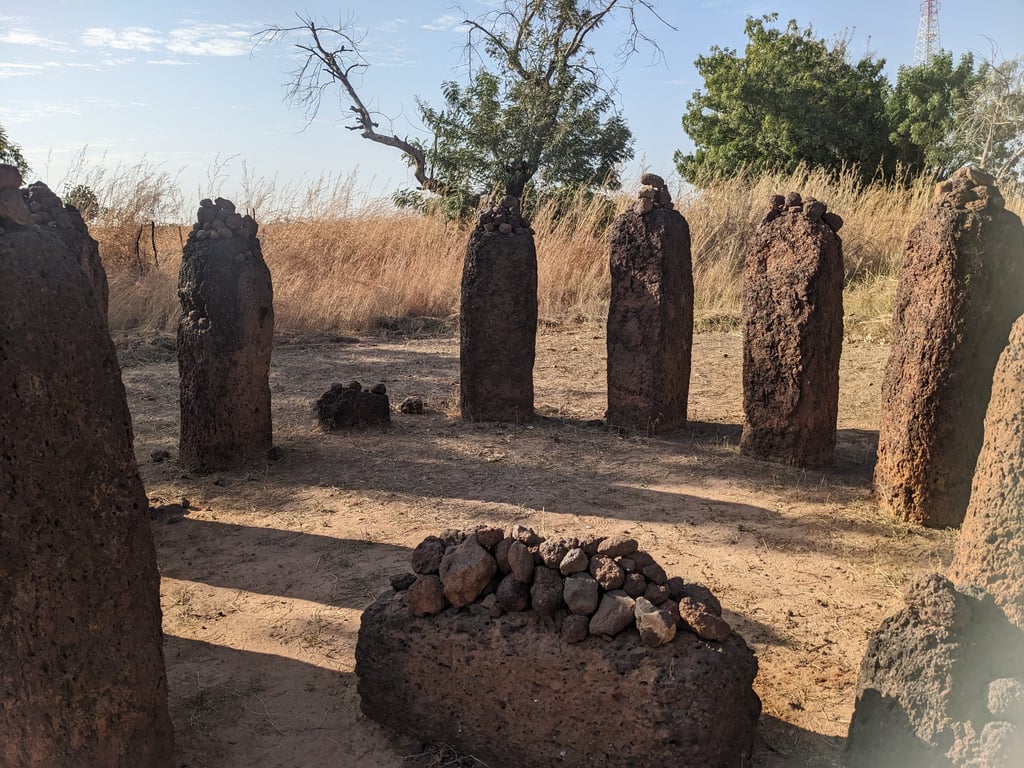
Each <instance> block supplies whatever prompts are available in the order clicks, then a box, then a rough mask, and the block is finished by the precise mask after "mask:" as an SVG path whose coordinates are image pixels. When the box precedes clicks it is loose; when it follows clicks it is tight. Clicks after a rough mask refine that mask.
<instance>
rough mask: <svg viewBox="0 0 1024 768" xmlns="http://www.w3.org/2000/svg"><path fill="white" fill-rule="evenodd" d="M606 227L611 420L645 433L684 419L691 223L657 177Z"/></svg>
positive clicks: (690, 318) (689, 325) (690, 346)
mask: <svg viewBox="0 0 1024 768" xmlns="http://www.w3.org/2000/svg"><path fill="white" fill-rule="evenodd" d="M640 183H641V185H642V186H641V189H640V199H639V200H638V201H637V203H636V204H635V205H634V207H633V209H632V210H629V211H627V212H626V213H624V214H622V215H621V216H620V217H619V218H618V219H616V221H615V222H614V224H613V225H612V231H611V258H610V266H611V278H612V285H611V300H610V301H609V304H608V325H607V334H608V412H607V414H606V418H607V420H608V423H609V424H612V425H614V426H619V427H629V428H631V429H637V430H642V431H644V432H648V433H654V432H668V431H671V430H673V429H678V428H679V427H682V426H683V425H684V424H686V402H687V398H688V396H689V392H690V359H691V354H692V349H693V264H692V262H691V259H690V228H689V227H688V226H687V224H686V219H684V218H683V217H682V215H681V214H680V213H679V212H678V211H676V210H674V206H673V204H672V198H671V196H670V195H669V192H668V188H667V187H666V186H665V182H664V180H663V179H662V178H661V177H660V176H656V175H655V174H653V173H647V174H644V176H643V177H642V178H641V179H640Z"/></svg>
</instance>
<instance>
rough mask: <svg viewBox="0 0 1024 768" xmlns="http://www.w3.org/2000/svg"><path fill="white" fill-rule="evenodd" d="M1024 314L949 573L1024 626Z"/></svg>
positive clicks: (995, 387) (996, 384)
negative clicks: (991, 599)
mask: <svg viewBox="0 0 1024 768" xmlns="http://www.w3.org/2000/svg"><path fill="white" fill-rule="evenodd" d="M1022 476H1024V318H1021V319H1019V320H1017V322H1016V323H1015V324H1014V326H1013V330H1012V331H1011V333H1010V343H1009V346H1007V348H1006V349H1005V350H1004V351H1003V354H1002V356H1001V357H1000V358H999V364H998V365H997V366H996V371H995V377H994V379H993V382H992V397H991V399H990V400H989V405H988V413H987V414H986V416H985V441H984V444H983V445H982V448H981V454H980V455H979V456H978V467H977V469H976V470H975V473H974V484H973V489H972V491H971V501H970V504H969V505H968V507H967V515H966V517H965V518H964V522H963V527H961V529H960V534H959V536H958V537H957V540H956V549H955V552H954V555H953V563H952V565H951V566H950V568H949V577H950V578H951V579H953V581H955V582H956V583H957V584H958V585H959V586H961V587H964V586H967V585H973V586H976V587H981V588H982V589H984V590H985V591H986V592H988V593H990V594H991V595H992V596H993V597H995V600H996V602H997V603H998V604H999V605H1000V606H1001V607H1002V609H1003V611H1005V613H1006V615H1007V616H1008V617H1009V619H1010V621H1012V622H1013V623H1014V624H1016V625H1017V626H1018V627H1020V628H1021V629H1024V515H1022V514H1021V510H1024V483H1021V477H1022Z"/></svg>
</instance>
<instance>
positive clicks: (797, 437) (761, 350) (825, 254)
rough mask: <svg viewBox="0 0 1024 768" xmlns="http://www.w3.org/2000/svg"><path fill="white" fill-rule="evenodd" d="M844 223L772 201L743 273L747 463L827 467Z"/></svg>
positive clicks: (743, 443) (806, 203)
mask: <svg viewBox="0 0 1024 768" xmlns="http://www.w3.org/2000/svg"><path fill="white" fill-rule="evenodd" d="M842 224H843V220H842V219H841V218H840V217H839V216H837V215H836V214H834V213H830V212H828V210H827V209H826V206H825V204H824V203H821V202H819V201H817V200H815V199H813V198H807V199H806V200H801V198H800V195H799V194H797V193H795V192H791V193H790V194H789V195H787V196H786V197H785V198H783V197H782V196H781V195H775V196H774V197H773V198H772V199H771V201H770V208H769V210H768V213H767V215H766V216H765V218H764V221H762V223H761V225H760V226H759V227H758V229H757V232H756V233H755V236H754V241H753V244H752V246H751V249H750V252H749V253H748V254H747V260H746V265H745V266H744V270H743V412H744V420H743V435H742V437H741V439H740V451H741V452H742V453H743V454H744V455H745V456H750V457H752V458H756V459H765V460H767V461H776V462H779V463H782V464H792V465H795V466H801V467H816V466H821V465H823V464H828V463H829V462H830V461H831V460H832V453H833V451H834V450H835V444H836V418H837V416H838V412H839V356H840V353H841V351H842V345H843V244H842V241H841V240H840V239H839V236H838V235H837V234H836V233H837V232H838V231H839V228H840V227H841V226H842Z"/></svg>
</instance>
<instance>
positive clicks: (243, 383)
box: [178, 197, 274, 472]
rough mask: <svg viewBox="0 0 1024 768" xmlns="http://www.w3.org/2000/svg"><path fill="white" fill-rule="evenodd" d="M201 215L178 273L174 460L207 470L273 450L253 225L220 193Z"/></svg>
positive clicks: (262, 281) (263, 283)
mask: <svg viewBox="0 0 1024 768" xmlns="http://www.w3.org/2000/svg"><path fill="white" fill-rule="evenodd" d="M198 218H199V221H198V222H197V223H196V224H195V226H194V227H193V228H192V232H191V233H190V234H189V236H188V242H187V243H186V244H185V249H184V252H183V253H182V258H181V273H180V275H179V278H178V297H179V298H180V299H181V308H182V314H181V319H180V320H179V321H178V371H179V373H180V376H181V440H180V446H179V460H180V462H181V464H182V466H183V467H185V468H187V469H190V470H193V471H196V472H212V471H215V470H221V469H231V468H235V467H239V466H242V465H243V464H245V463H246V462H248V461H252V460H256V459H259V458H262V457H263V456H265V455H266V452H267V450H268V449H269V448H270V447H271V442H272V427H271V416H270V384H269V374H270V356H271V351H272V347H273V340H274V304H273V287H272V285H271V280H270V271H269V270H268V269H267V265H266V264H265V263H264V262H263V253H262V251H261V250H260V242H259V240H258V239H257V237H256V230H257V228H256V222H254V221H253V220H252V218H251V217H249V216H241V215H239V214H238V213H237V212H236V211H235V206H234V205H233V204H232V203H231V202H229V201H227V200H224V199H223V198H219V197H218V198H217V200H216V201H210V200H203V201H202V202H201V203H200V208H199V214H198Z"/></svg>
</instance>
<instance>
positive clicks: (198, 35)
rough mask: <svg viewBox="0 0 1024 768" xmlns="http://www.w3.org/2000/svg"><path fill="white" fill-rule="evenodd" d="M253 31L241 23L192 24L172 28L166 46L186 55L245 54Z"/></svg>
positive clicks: (172, 50)
mask: <svg viewBox="0 0 1024 768" xmlns="http://www.w3.org/2000/svg"><path fill="white" fill-rule="evenodd" d="M253 32H254V30H253V29H252V28H250V27H248V26H243V25H241V24H193V25H192V26H189V27H180V28H178V29H172V30H171V34H170V39H169V40H168V42H167V45H166V48H167V50H168V51H170V52H171V53H179V54H185V55H188V56H246V55H248V54H249V52H250V51H251V50H252V45H253V42H252V34H253Z"/></svg>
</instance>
